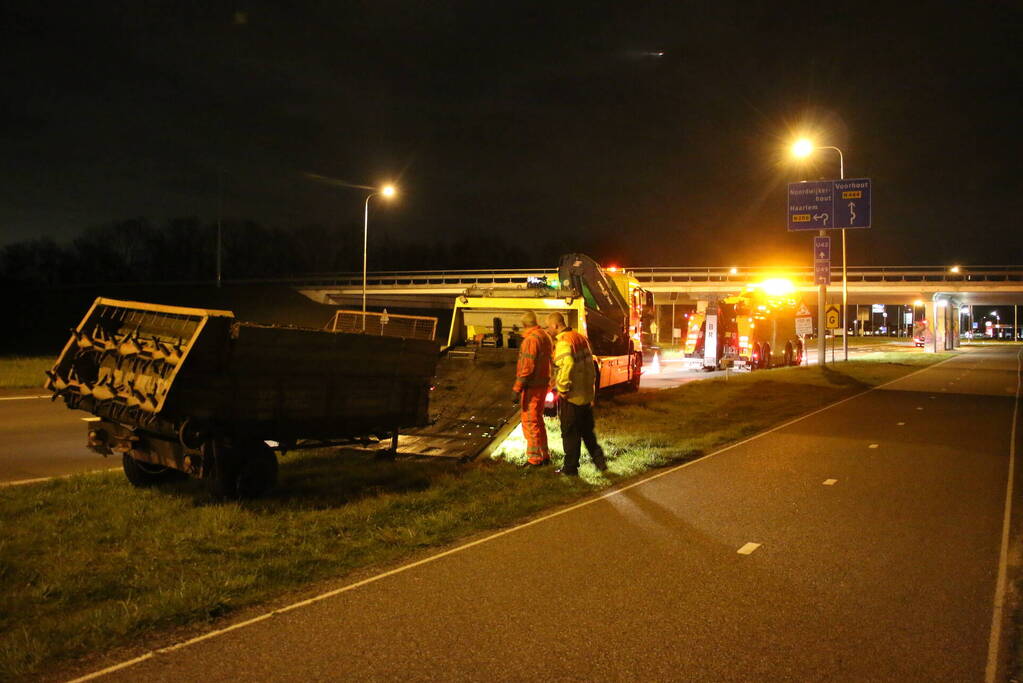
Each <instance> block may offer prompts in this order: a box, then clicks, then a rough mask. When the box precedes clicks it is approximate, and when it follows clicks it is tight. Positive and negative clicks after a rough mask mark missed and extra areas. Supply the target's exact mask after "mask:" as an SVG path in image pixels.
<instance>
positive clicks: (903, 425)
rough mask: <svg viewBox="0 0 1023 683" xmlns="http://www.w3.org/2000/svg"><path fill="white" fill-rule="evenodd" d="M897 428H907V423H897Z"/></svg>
mask: <svg viewBox="0 0 1023 683" xmlns="http://www.w3.org/2000/svg"><path fill="white" fill-rule="evenodd" d="M895 426H896V427H905V426H906V423H905V422H896V423H895Z"/></svg>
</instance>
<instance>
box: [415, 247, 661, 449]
mask: <svg viewBox="0 0 1023 683" xmlns="http://www.w3.org/2000/svg"><path fill="white" fill-rule="evenodd" d="M653 310H654V309H653V295H652V294H651V293H650V292H647V291H645V290H643V289H642V288H641V287H640V286H639V284H638V282H637V281H636V279H635V278H634V277H632V276H631V274H630V273H629V272H628V271H625V270H621V269H618V268H615V269H611V268H607V269H605V268H602V267H600V266H599V265H598V264H597V263H596V262H595V261H594V260H593V259H591V258H590V257H588V256H585V255H583V254H567V255H565V256H563V257H562V258H561V261H560V265H559V268H558V274H557V277H554V278H550V277H538V278H534V279H532V280H530V281H529V282H527V283H525V284H524V285H496V286H487V287H479V286H474V287H471V288H469V289H466V290H465V291H464V292H463V293H462V294H461V295H460V296H458V297H457V299H456V300H455V302H454V310H453V313H452V316H451V328H450V330H449V333H448V339H447V344H446V345H445V346H444V347H443V348H442V350H441V359H440V362H439V364H438V366H437V375H436V380H435V382H434V387H433V391H432V392H431V396H430V424H429V425H428V426H426V427H420V428H418V429H411V430H406V431H404V432H403V433H402V437H401V441H400V443H399V444H398V451H399V452H401V453H415V454H419V455H441V456H450V457H456V458H459V459H461V460H463V461H464V460H471V459H473V458H476V457H479V456H481V455H484V456H485V455H488V454H489V453H490V452H492V450H493V449H494V448H496V447H497V446H498V445H500V443H501V441H503V439H504V437H505V436H507V435H508V434H509V433H511V431H512V430H513V429H514V428H515V427H516V426H517V425H518V422H519V410H518V408H517V407H515V406H513V405H511V404H510V402H509V401H508V393H509V391H510V389H511V386H512V383H513V382H514V378H515V369H516V368H515V366H516V362H517V359H518V343H519V340H520V339H521V332H522V330H521V329H520V328H519V325H520V324H521V323H520V319H521V317H522V314H523V312H525V311H533V312H535V313H536V315H537V318H538V319H540V322H541V324H543V318H544V315H543V314H544V313H547V312H553V311H558V312H560V313H561V314H562V315H564V316H565V320H566V322H567V323H568V325H569V326H570V327H572V328H574V329H576V330H578V331H579V332H581V333H582V334H584V335H585V336H586V337H587V338H588V339H589V341H590V346H591V348H592V351H593V357H594V364H595V370H596V389H597V391H598V394H600V393H601V392H605V391H606V390H609V389H622V390H625V391H636V390H637V389H639V382H640V377H641V375H642V369H643V352H644V348H647V347H648V346H649V342H648V343H647V344H644V341H646V340H649V339H650V332H649V328H648V325H649V321H650V320H652V319H653V315H652V312H653Z"/></svg>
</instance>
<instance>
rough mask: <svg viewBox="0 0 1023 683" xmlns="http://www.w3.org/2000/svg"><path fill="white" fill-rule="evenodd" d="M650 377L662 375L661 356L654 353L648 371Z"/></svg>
mask: <svg viewBox="0 0 1023 683" xmlns="http://www.w3.org/2000/svg"><path fill="white" fill-rule="evenodd" d="M647 374H648V375H659V374H661V354H659V353H657V352H656V351H655V352H654V359H653V360H652V361H651V362H650V369H649V370H647Z"/></svg>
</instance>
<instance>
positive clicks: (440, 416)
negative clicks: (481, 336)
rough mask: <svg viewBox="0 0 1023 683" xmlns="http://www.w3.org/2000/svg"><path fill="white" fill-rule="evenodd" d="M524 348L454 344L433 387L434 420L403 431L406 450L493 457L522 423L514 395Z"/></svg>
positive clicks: (468, 457) (401, 437) (400, 448)
mask: <svg viewBox="0 0 1023 683" xmlns="http://www.w3.org/2000/svg"><path fill="white" fill-rule="evenodd" d="M517 362H518V349H508V348H500V347H497V348H495V347H485V346H460V347H455V348H451V349H449V350H448V352H447V353H445V354H444V355H443V356H442V357H441V359H440V362H439V363H438V364H437V375H436V380H435V382H434V385H433V390H432V391H431V392H430V422H429V424H428V425H427V426H425V427H414V428H411V429H404V430H402V432H401V434H400V435H399V437H398V449H397V452H398V454H400V455H409V456H432V457H446V458H456V459H458V460H460V461H462V462H466V461H469V460H472V459H474V458H478V457H480V456H484V457H486V456H488V455H490V453H491V452H492V451H493V450H494V449H495V448H496V447H497V446H499V445H500V444H501V442H502V441H504V439H505V437H507V436H508V435H509V434H510V433H511V432H512V431H513V430H514V429H515V428H516V427H517V426H518V425H519V408H518V406H516V405H513V404H512V402H511V400H510V397H511V390H512V384H513V383H514V381H515V366H516V363H517Z"/></svg>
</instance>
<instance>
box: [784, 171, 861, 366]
mask: <svg viewBox="0 0 1023 683" xmlns="http://www.w3.org/2000/svg"><path fill="white" fill-rule="evenodd" d="M839 153H840V154H841V152H839ZM840 175H841V176H842V177H841V178H840V179H839V180H818V181H814V182H801V183H789V196H788V200H789V203H788V229H789V231H799V230H819V231H820V232H819V233H818V234H819V235H820V236H821V237H823V236H824V234H825V233H824V231H825V230H832V229H840V230H841V231H842V330H843V332H844V331H846V330H847V329H848V327H849V322H848V317H849V284H848V279H847V277H846V258H845V231H846V228H869V227H870V195H871V182H870V178H850V179H848V180H846V178H845V165H844V164H843V165H842V169H841V172H840ZM816 239H818V238H815V242H814V281H815V282H816V283H817V284H818V285H819V287H820V289H819V291H818V295H817V307H818V327H819V328H820V330H821V338H820V339H819V340H818V341H817V353H818V355H819V356H820V360H819V361H818V362H820V363H823V362H824V360H823V359H824V335H823V327H824V313H823V309H824V301H825V297H826V294H827V289H826V286H827V285H826V284H822V280H823V274H822V271H821V269H820V268H819V267H818V257H817V244H816ZM830 256H831V254H830V251H829V253H828V283H830V279H831V278H830V275H831V258H830ZM842 347H843V348H844V350H845V360H849V335H847V334H843V335H842Z"/></svg>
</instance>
